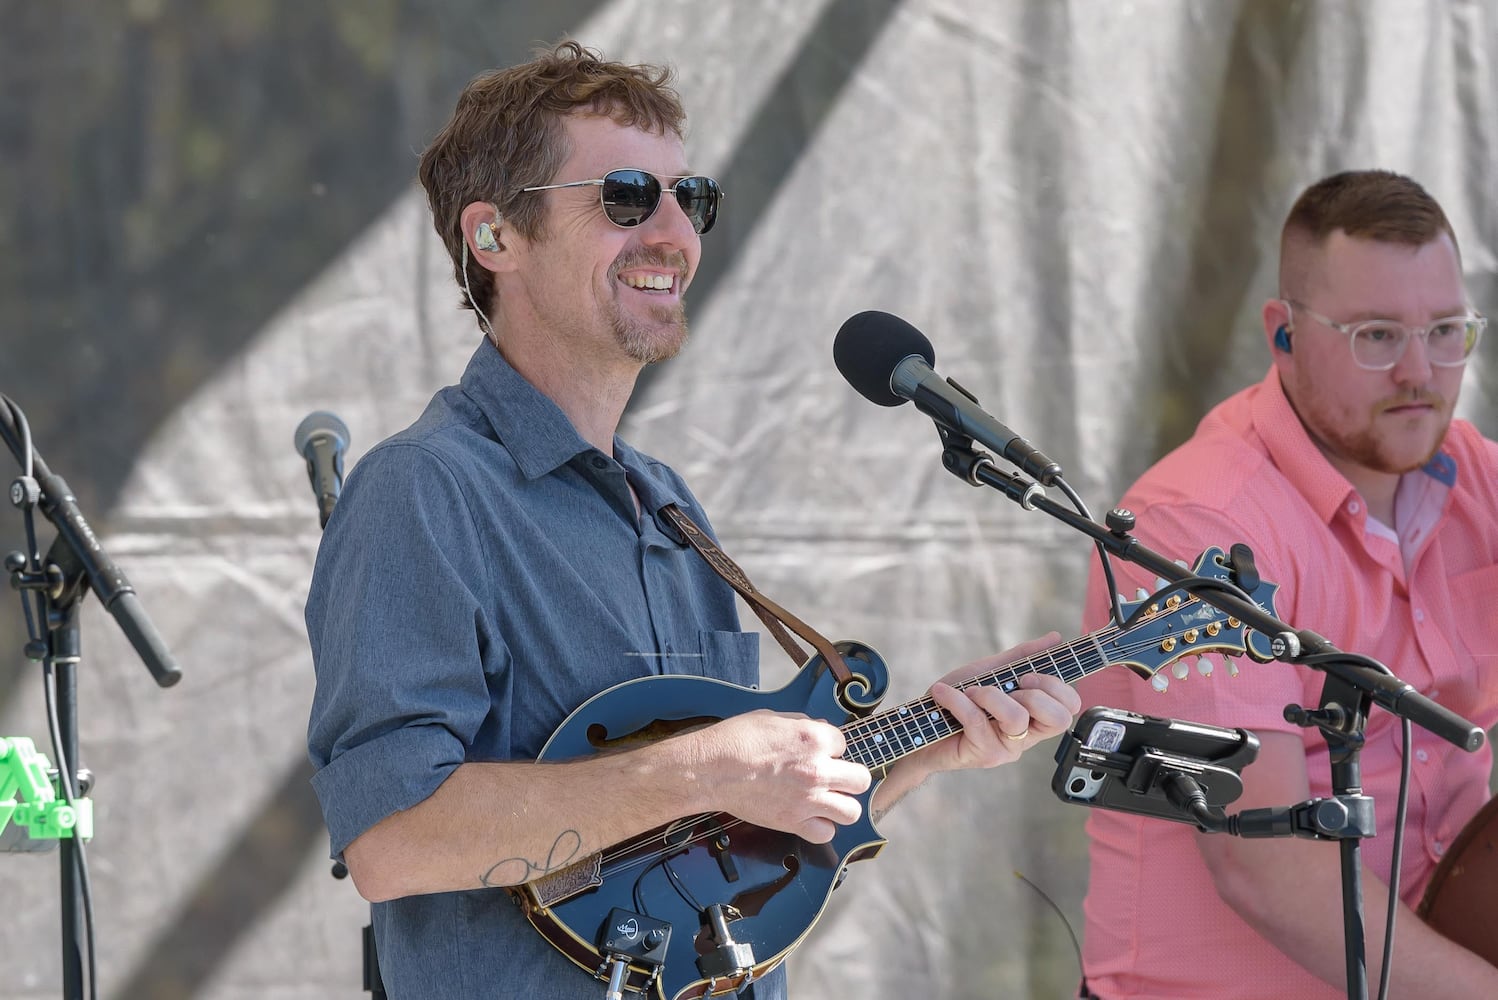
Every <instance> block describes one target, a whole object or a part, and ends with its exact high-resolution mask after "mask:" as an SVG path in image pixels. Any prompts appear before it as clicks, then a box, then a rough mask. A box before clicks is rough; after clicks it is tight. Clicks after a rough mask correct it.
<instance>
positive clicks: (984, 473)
mask: <svg viewBox="0 0 1498 1000" xmlns="http://www.w3.org/2000/svg"><path fill="white" fill-rule="evenodd" d="M947 383H948V384H949V385H951V386H952V387H953V388H954V389H956V390H957V391H958V392H960V393H962V394H963V395H964V396H966V397H967V398H969V399H971V400H973V402H975V403H976V402H977V401H978V400H977V399H976V398H975V397H974V396H973V394H972V393H970V392H968V391H967V390H966V389H964V388H963V387H962V386H960V385H958V384H957V383H956V382H954V381H952V380H951V379H950V378H949V379H947ZM932 423H933V424H934V425H935V427H936V434H937V436H938V437H940V438H941V447H942V450H941V464H942V468H944V469H946V470H947V471H948V472H950V473H951V474H952V475H954V476H956V477H957V478H958V479H961V480H962V481H963V482H965V483H967V484H968V485H970V486H991V487H993V488H994V489H997V490H999V491H1000V492H1002V493H1005V494H1007V495H1008V497H1009V499H1011V500H1013V501H1014V502H1015V503H1017V504H1019V505H1020V506H1021V507H1023V508H1024V509H1025V510H1034V509H1035V500H1036V498H1038V497H1043V496H1045V489H1044V488H1043V487H1042V486H1041V485H1040V484H1039V483H1037V482H1034V481H1032V480H1029V479H1026V478H1025V477H1024V476H1022V475H1020V474H1019V473H1017V472H1007V471H1004V470H1002V469H1000V468H999V467H998V466H996V465H994V462H993V456H992V455H991V454H989V453H988V452H986V451H984V450H983V449H981V448H977V447H975V446H974V445H975V442H974V441H973V439H972V437H971V436H970V435H967V434H964V433H962V432H961V431H957V430H953V429H952V428H950V427H948V426H946V425H945V424H943V423H942V422H941V421H939V420H935V421H932Z"/></svg>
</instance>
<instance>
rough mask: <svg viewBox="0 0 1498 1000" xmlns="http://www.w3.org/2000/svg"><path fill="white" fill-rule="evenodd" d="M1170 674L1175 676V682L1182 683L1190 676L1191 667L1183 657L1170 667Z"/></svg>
mask: <svg viewBox="0 0 1498 1000" xmlns="http://www.w3.org/2000/svg"><path fill="white" fill-rule="evenodd" d="M1170 672H1171V673H1173V674H1175V677H1176V680H1178V681H1183V680H1185V679H1186V678H1188V677H1190V676H1191V665H1190V664H1188V663H1187V662H1186V660H1185V658H1184V657H1183V658H1182V659H1179V660H1177V661H1175V662H1174V663H1172V664H1171V665H1170Z"/></svg>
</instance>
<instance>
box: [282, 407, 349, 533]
mask: <svg viewBox="0 0 1498 1000" xmlns="http://www.w3.org/2000/svg"><path fill="white" fill-rule="evenodd" d="M293 442H294V443H295V444H296V451H297V454H298V455H301V456H302V457H303V458H305V459H306V460H307V479H308V480H309V481H310V482H311V483H312V495H313V496H315V497H317V517H318V523H319V524H320V525H321V526H322V527H324V528H326V527H327V526H328V518H329V517H331V516H332V515H333V508H334V507H336V506H337V505H338V494H340V493H341V492H343V452H344V450H345V449H346V448H348V443H349V432H348V425H347V424H345V423H344V422H343V421H342V420H339V419H338V417H337V416H335V415H334V414H332V413H329V412H328V411H327V410H313V411H312V412H311V413H309V414H307V416H306V417H305V418H303V420H302V422H301V423H299V424H297V426H296V434H295V435H294V436H293Z"/></svg>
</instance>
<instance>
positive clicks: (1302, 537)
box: [1079, 370, 1498, 1000]
mask: <svg viewBox="0 0 1498 1000" xmlns="http://www.w3.org/2000/svg"><path fill="white" fill-rule="evenodd" d="M1122 505H1123V506H1125V507H1127V508H1129V509H1130V510H1132V511H1134V512H1135V513H1136V514H1137V515H1138V517H1139V523H1138V527H1137V529H1136V531H1135V532H1134V533H1135V534H1136V535H1137V536H1138V537H1139V538H1140V539H1141V540H1142V541H1143V542H1144V543H1145V544H1146V545H1148V546H1149V547H1151V548H1153V549H1155V550H1157V551H1159V552H1162V553H1164V554H1166V555H1168V556H1170V557H1172V558H1177V559H1183V560H1185V561H1186V562H1187V563H1191V564H1194V563H1195V560H1196V557H1197V555H1199V554H1200V552H1201V551H1202V550H1203V549H1205V548H1207V547H1208V546H1211V545H1216V546H1218V547H1220V548H1222V549H1224V550H1226V549H1228V548H1229V547H1230V546H1231V545H1232V544H1233V543H1234V542H1246V543H1248V544H1249V545H1250V546H1251V547H1252V549H1253V551H1254V554H1255V556H1256V557H1257V564H1258V570H1259V573H1260V575H1261V577H1262V578H1263V579H1264V580H1266V581H1269V582H1272V583H1277V584H1279V585H1280V590H1279V593H1278V595H1277V597H1276V610H1277V612H1278V616H1279V618H1280V619H1282V620H1283V621H1286V622H1288V623H1289V624H1291V625H1293V626H1295V627H1297V628H1308V629H1311V630H1313V631H1316V632H1319V633H1320V634H1322V635H1324V636H1326V637H1327V638H1329V639H1330V640H1331V641H1332V642H1333V643H1335V644H1336V645H1337V646H1338V647H1340V648H1342V649H1344V650H1348V651H1353V652H1360V653H1363V654H1365V655H1367V656H1371V657H1373V658H1374V659H1376V660H1379V661H1380V662H1382V663H1384V664H1385V665H1386V666H1388V667H1389V668H1390V669H1391V670H1393V671H1394V672H1395V673H1396V674H1397V675H1398V676H1399V677H1400V678H1402V679H1403V680H1405V681H1407V682H1408V683H1410V684H1411V685H1413V686H1414V687H1415V688H1417V689H1418V690H1419V691H1421V692H1423V693H1424V694H1426V695H1428V696H1430V697H1431V698H1434V699H1436V700H1438V701H1440V702H1441V703H1442V704H1443V705H1445V706H1447V707H1448V708H1450V709H1452V710H1453V711H1455V712H1457V713H1458V714H1460V715H1462V716H1465V717H1466V718H1468V719H1470V720H1472V721H1474V722H1476V723H1478V724H1479V725H1481V726H1482V727H1483V728H1484V729H1490V728H1491V727H1492V726H1493V725H1494V724H1495V723H1498V443H1495V442H1493V441H1489V440H1486V439H1484V438H1483V437H1482V436H1481V435H1480V434H1479V433H1478V432H1477V431H1476V429H1475V428H1473V427H1472V426H1471V425H1470V424H1468V423H1466V422H1464V421H1453V422H1452V424H1451V428H1450V430H1449V431H1448V432H1447V435H1446V440H1445V442H1444V444H1443V446H1442V451H1441V453H1440V454H1439V455H1437V457H1436V458H1435V459H1434V460H1433V461H1432V462H1431V463H1430V464H1429V465H1428V466H1427V467H1426V469H1425V470H1423V471H1421V472H1414V473H1410V474H1408V475H1406V476H1404V477H1403V480H1402V481H1401V485H1400V494H1399V499H1398V503H1397V505H1396V506H1397V508H1398V510H1399V522H1400V523H1399V524H1398V525H1393V526H1383V525H1380V524H1379V523H1378V522H1376V521H1370V519H1369V517H1368V513H1367V509H1366V505H1365V504H1364V503H1363V500H1362V498H1361V497H1360V496H1359V495H1358V493H1357V492H1356V491H1355V490H1354V489H1353V488H1352V486H1351V484H1349V483H1348V481H1347V480H1346V479H1345V478H1343V477H1342V475H1341V474H1339V473H1338V472H1337V471H1336V470H1335V469H1333V468H1332V466H1331V465H1330V464H1328V463H1327V461H1326V459H1325V457H1324V456H1323V455H1322V454H1321V452H1320V451H1319V450H1318V449H1317V447H1316V446H1315V444H1313V443H1312V442H1311V440H1310V439H1309V438H1308V437H1307V436H1306V433H1305V430H1304V429H1303V427H1302V426H1301V424H1300V421H1299V418H1297V417H1296V415H1295V413H1294V411H1293V410H1292V409H1291V408H1290V404H1289V402H1288V401H1287V400H1286V398H1285V395H1284V391H1283V390H1282V389H1281V387H1280V383H1279V378H1278V376H1277V375H1276V374H1275V373H1274V371H1273V370H1271V371H1270V374H1269V376H1268V377H1267V378H1266V379H1265V380H1264V381H1263V382H1261V383H1260V384H1258V385H1256V386H1252V387H1250V388H1248V389H1245V390H1244V391H1243V392H1240V393H1238V394H1237V395H1235V396H1233V397H1232V398H1230V399H1228V400H1226V401H1225V402H1223V403H1222V404H1221V405H1219V406H1218V407H1216V408H1215V409H1214V410H1212V412H1211V413H1209V414H1207V416H1206V417H1205V418H1204V419H1203V420H1202V423H1201V425H1200V426H1199V427H1198V428H1197V431H1196V433H1195V435H1194V436H1193V437H1192V438H1191V440H1190V441H1188V442H1186V444H1184V445H1182V446H1181V447H1180V448H1178V449H1177V450H1175V451H1174V452H1171V453H1170V454H1169V455H1167V456H1166V457H1165V458H1164V459H1162V460H1161V461H1160V462H1159V464H1157V465H1156V466H1155V467H1154V468H1152V469H1150V470H1149V471H1148V472H1147V473H1145V475H1144V476H1143V477H1142V478H1141V479H1140V480H1139V482H1138V483H1136V484H1135V486H1134V488H1133V489H1132V490H1130V491H1129V493H1128V495H1127V496H1125V498H1124V500H1123V503H1122ZM1390 528H1394V529H1396V530H1395V531H1391V530H1389V529H1390ZM1401 539H1402V540H1403V544H1401ZM1115 568H1116V569H1117V570H1121V571H1122V573H1123V577H1122V578H1121V579H1120V586H1121V587H1122V589H1123V591H1124V593H1125V595H1127V596H1129V597H1130V598H1132V596H1133V594H1134V591H1135V588H1136V587H1140V586H1142V587H1145V588H1146V589H1148V590H1150V591H1153V590H1155V589H1156V588H1155V587H1154V585H1153V583H1154V578H1153V574H1149V575H1148V576H1147V577H1146V576H1142V575H1141V574H1140V573H1139V571H1138V568H1137V567H1134V566H1131V565H1128V564H1122V563H1115ZM1106 603H1107V598H1106V595H1105V589H1104V583H1103V581H1102V575H1101V573H1099V572H1097V570H1096V569H1095V568H1094V572H1093V574H1092V579H1091V583H1090V586H1089V590H1088V604H1087V616H1086V618H1087V625H1088V627H1089V628H1096V627H1098V626H1100V625H1103V624H1105V623H1106V621H1107V610H1106ZM1214 659H1215V657H1214ZM1234 662H1235V664H1236V665H1237V666H1238V668H1239V670H1240V671H1241V672H1240V674H1239V675H1238V676H1237V677H1232V676H1229V671H1228V670H1227V669H1225V667H1224V665H1223V664H1222V663H1221V662H1218V663H1217V666H1216V669H1215V670H1214V671H1213V672H1212V675H1211V676H1210V677H1205V676H1202V675H1201V674H1200V673H1199V672H1198V671H1197V670H1195V669H1193V670H1192V671H1191V673H1190V675H1189V677H1188V678H1187V679H1186V680H1179V679H1177V678H1175V677H1174V676H1170V682H1169V683H1170V687H1169V689H1168V691H1166V692H1165V693H1163V694H1161V693H1158V692H1156V691H1155V690H1153V689H1152V688H1151V686H1150V684H1149V683H1148V682H1146V681H1144V680H1142V679H1141V678H1139V677H1138V676H1137V675H1135V674H1133V673H1132V672H1130V671H1128V670H1126V669H1125V668H1122V667H1116V668H1110V669H1108V670H1104V671H1102V672H1101V673H1099V674H1096V675H1094V676H1093V677H1091V678H1089V679H1088V680H1086V681H1084V682H1083V683H1082V684H1080V685H1079V688H1080V690H1081V693H1082V700H1083V702H1084V704H1085V705H1088V706H1091V705H1110V706H1113V707H1115V708H1126V709H1130V710H1132V711H1136V712H1141V713H1144V714H1147V715H1157V716H1165V717H1170V718H1178V719H1187V720H1192V721H1197V722H1208V723H1214V724H1217V725H1222V726H1229V727H1237V726H1243V727H1246V728H1248V729H1251V730H1254V731H1255V732H1257V733H1260V734H1263V733H1267V732H1274V731H1281V732H1289V733H1295V734H1296V735H1298V736H1300V738H1301V739H1302V741H1303V742H1304V744H1305V750H1306V764H1307V768H1308V770H1309V772H1310V782H1311V794H1312V795H1314V796H1321V795H1329V794H1331V788H1330V771H1329V764H1328V760H1327V756H1328V753H1327V748H1326V743H1325V740H1324V739H1323V738H1322V737H1321V735H1320V733H1319V731H1317V730H1315V729H1311V730H1303V729H1300V728H1298V727H1296V726H1293V725H1291V724H1290V723H1287V722H1286V721H1285V720H1284V717H1283V715H1282V714H1281V713H1282V710H1283V709H1284V707H1285V706H1286V705H1287V704H1290V703H1292V702H1294V703H1297V704H1300V705H1302V706H1304V707H1306V708H1314V707H1315V706H1316V705H1317V703H1318V702H1319V700H1320V695H1321V687H1322V683H1323V680H1324V675H1322V674H1320V673H1318V672H1317V671H1315V670H1312V669H1309V668H1306V667H1297V666H1290V665H1287V664H1283V663H1277V662H1276V663H1270V664H1267V665H1261V664H1258V663H1255V662H1253V661H1252V660H1250V659H1248V658H1247V657H1244V658H1241V659H1239V660H1236V661H1234ZM1166 673H1167V674H1169V673H1170V672H1169V671H1168V670H1167V671H1166ZM1400 748H1401V738H1400V726H1399V722H1398V719H1396V718H1395V717H1394V716H1392V715H1390V714H1389V713H1387V712H1385V711H1383V710H1381V709H1377V708H1375V709H1374V710H1373V712H1372V714H1371V716H1370V718H1369V721H1368V727H1367V745H1366V747H1365V749H1364V750H1363V754H1362V778H1363V786H1364V791H1365V792H1366V793H1367V794H1369V795H1372V796H1373V797H1374V802H1375V808H1376V812H1377V830H1378V835H1377V836H1376V837H1373V838H1370V839H1367V840H1364V841H1363V861H1364V863H1365V864H1366V865H1367V866H1368V867H1369V868H1371V869H1372V870H1373V871H1375V872H1377V873H1378V875H1379V876H1380V877H1381V878H1384V879H1385V880H1387V878H1388V875H1389V868H1390V862H1391V853H1392V850H1391V848H1392V841H1393V832H1394V807H1395V803H1396V797H1397V790H1398V787H1399V768H1400ZM1413 755H1414V763H1413V776H1412V779H1411V788H1410V802H1409V818H1408V823H1407V826H1406V839H1405V846H1404V862H1403V870H1402V879H1403V881H1402V883H1401V886H1400V895H1401V897H1402V898H1403V899H1404V901H1405V902H1407V903H1410V904H1412V905H1413V904H1414V903H1416V902H1418V901H1419V899H1420V896H1421V894H1422V893H1423V892H1424V889H1425V886H1426V883H1427V882H1428V881H1429V880H1430V876H1431V874H1432V872H1433V871H1434V869H1435V866H1436V864H1437V863H1438V862H1439V861H1440V859H1441V856H1442V854H1443V853H1444V852H1445V850H1446V848H1447V847H1448V846H1449V845H1450V844H1451V842H1452V840H1453V839H1454V838H1455V837H1456V835H1457V833H1458V832H1459V831H1460V830H1461V829H1462V826H1463V825H1464V824H1465V823H1466V822H1467V820H1468V819H1470V818H1471V817H1472V816H1473V814H1475V813H1476V812H1477V810H1478V809H1480V808H1481V807H1482V805H1483V803H1484V802H1486V801H1487V798H1488V794H1489V793H1488V780H1489V774H1490V772H1491V769H1492V761H1493V757H1492V752H1491V749H1490V748H1489V747H1488V746H1487V745H1486V744H1485V745H1484V746H1483V748H1482V750H1481V752H1479V753H1475V754H1469V753H1465V752H1463V751H1461V750H1459V749H1457V748H1456V747H1453V746H1452V745H1450V744H1449V743H1446V742H1444V741H1442V740H1440V739H1438V738H1436V737H1435V736H1433V735H1431V734H1430V733H1428V732H1426V731H1425V730H1423V729H1420V728H1419V727H1415V729H1414V741H1413ZM1252 766H1253V765H1250V768H1252ZM1283 804H1284V805H1291V804H1292V803H1288V802H1287V803H1283ZM1228 811H1229V812H1230V813H1231V812H1234V811H1236V810H1235V809H1234V808H1233V807H1232V806H1229V807H1228ZM1087 832H1088V835H1089V837H1090V839H1091V862H1092V868H1091V877H1090V881H1089V885H1088V893H1087V899H1086V903H1085V905H1084V909H1085V912H1086V919H1087V928H1086V946H1085V948H1084V965H1085V969H1086V972H1087V976H1088V980H1089V985H1090V986H1091V987H1092V988H1093V989H1094V990H1095V991H1096V992H1097V993H1098V995H1099V996H1102V997H1104V998H1107V1000H1113V998H1115V997H1160V998H1171V997H1182V998H1186V997H1189V998H1193V1000H1195V998H1203V997H1212V998H1214V1000H1228V998H1234V997H1244V998H1250V997H1267V996H1274V995H1285V996H1293V997H1296V998H1298V1000H1299V998H1321V997H1325V998H1327V1000H1334V998H1337V997H1344V996H1345V995H1346V993H1345V991H1341V990H1338V989H1334V988H1333V987H1331V986H1328V985H1327V984H1326V983H1324V982H1323V981H1322V980H1320V979H1318V978H1317V977H1315V976H1313V975H1312V974H1311V973H1309V972H1307V971H1306V970H1305V969H1303V968H1302V967H1301V966H1300V965H1298V964H1297V963H1295V962H1293V961H1292V960H1291V959H1289V958H1288V957H1286V956H1285V955H1284V954H1283V953H1282V952H1280V951H1279V950H1278V949H1276V948H1275V947H1274V946H1273V945H1271V944H1270V943H1269V942H1268V941H1266V940H1265V939H1264V938H1262V937H1260V936H1259V935H1258V934H1257V933H1256V932H1255V931H1254V930H1253V929H1252V928H1251V927H1249V925H1248V924H1247V923H1245V922H1244V921H1243V920H1242V919H1241V918H1240V917H1239V916H1238V915H1237V914H1236V913H1235V912H1234V911H1232V910H1231V909H1229V908H1228V907H1227V905H1226V904H1225V903H1223V901H1222V900H1221V899H1220V898H1219V897H1218V895H1217V892H1216V890H1215V888H1214V887H1213V884H1212V878H1211V875H1210V874H1209V873H1208V871H1207V867H1206V864H1205V862H1204V861H1203V860H1202V856H1201V854H1200V852H1199V851H1198V850H1197V847H1196V844H1195V843H1194V840H1195V837H1196V831H1195V828H1194V827H1191V826H1188V825H1185V824H1180V823H1171V822H1167V821H1163V820H1155V819H1146V818H1142V817H1135V816H1132V815H1127V814H1123V813H1117V812H1109V811H1106V810H1102V809H1094V810H1092V812H1091V814H1090V815H1089V817H1088V821H1087ZM1221 836H1226V834H1222V835H1221ZM1325 847H1326V850H1328V851H1332V852H1335V851H1336V850H1337V847H1336V845H1335V844H1334V843H1327V844H1326V845H1325ZM1285 905H1286V906H1294V905H1296V901H1295V900H1293V899H1287V900H1285ZM1365 918H1366V919H1367V920H1368V921H1369V922H1375V921H1376V922H1379V923H1381V922H1382V921H1383V914H1382V913H1377V914H1372V913H1369V914H1365ZM1396 933H1397V931H1396ZM1376 961H1377V956H1370V963H1371V962H1376Z"/></svg>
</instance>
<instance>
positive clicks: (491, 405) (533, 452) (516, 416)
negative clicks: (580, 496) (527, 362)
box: [460, 340, 701, 517]
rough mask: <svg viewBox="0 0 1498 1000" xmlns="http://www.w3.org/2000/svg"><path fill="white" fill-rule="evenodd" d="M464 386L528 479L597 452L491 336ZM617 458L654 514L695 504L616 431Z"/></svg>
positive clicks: (471, 362) (466, 373)
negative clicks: (669, 506) (498, 346)
mask: <svg viewBox="0 0 1498 1000" xmlns="http://www.w3.org/2000/svg"><path fill="white" fill-rule="evenodd" d="M460 385H461V388H462V390H463V393H464V395H466V396H467V397H468V398H469V399H471V400H473V403H474V405H475V406H477V407H478V408H479V410H480V411H482V412H483V414H484V416H485V417H486V418H487V419H488V421H489V424H490V426H492V427H493V428H494V433H495V435H496V436H497V437H498V438H499V440H500V442H501V443H502V444H503V445H504V446H505V448H506V449H507V450H508V451H509V453H510V455H511V456H512V457H513V458H514V459H515V464H516V465H518V466H519V467H520V471H521V473H522V474H524V476H525V477H526V478H527V479H539V478H541V477H542V476H545V475H548V474H550V473H552V472H554V471H556V470H557V469H559V468H560V467H562V466H563V465H566V464H567V463H568V462H570V461H572V460H573V459H574V458H576V457H577V456H579V455H582V454H585V453H587V452H593V451H596V450H597V449H595V448H594V447H593V446H592V445H591V444H589V443H588V442H587V441H586V440H585V439H584V438H583V436H582V435H581V434H579V433H578V432H577V428H576V427H574V426H573V425H572V421H571V420H570V419H568V417H567V414H565V413H563V412H562V408H561V407H560V406H557V404H556V403H554V402H553V401H552V400H551V398H550V397H549V396H547V395H546V394H545V393H543V392H542V391H541V390H539V389H537V388H536V387H535V386H533V385H531V383H530V382H529V381H527V380H526V378H525V376H524V375H521V374H520V373H519V372H518V371H516V370H515V368H514V366H512V365H511V364H510V363H509V361H507V360H505V356H504V355H503V354H501V353H500V352H499V350H498V349H497V348H496V347H495V346H494V345H493V344H492V343H491V342H489V341H488V340H485V341H483V342H482V343H481V344H479V347H478V350H476V351H474V352H473V357H472V358H470V359H469V361H468V367H467V369H465V370H464V372H463V378H462V380H461V383H460ZM613 457H615V458H616V459H618V461H619V464H620V465H622V466H624V468H625V470H626V471H627V473H628V475H629V480H630V483H631V484H632V485H633V486H634V488H635V492H636V493H637V494H638V495H639V497H640V504H641V505H642V506H643V507H644V508H645V509H646V510H648V511H650V512H651V513H652V514H654V513H656V512H657V511H659V510H660V509H661V508H662V507H664V506H665V505H666V504H669V503H674V504H676V505H677V506H678V507H680V508H681V509H682V510H685V511H689V512H690V511H691V509H692V505H691V504H690V503H689V502H688V500H687V498H686V496H685V495H684V491H683V490H682V489H681V488H680V486H679V484H678V483H677V482H676V480H675V479H674V477H671V476H667V475H664V474H661V473H660V472H659V471H657V470H658V467H659V466H658V463H657V462H655V460H654V459H651V458H649V457H648V456H646V455H643V454H641V453H640V452H638V451H636V450H635V449H634V448H632V447H630V445H628V444H627V443H625V441H624V440H623V439H622V438H620V437H618V436H617V435H615V437H614V455H613ZM698 516H699V517H700V516H701V515H700V514H699V515H698Z"/></svg>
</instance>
